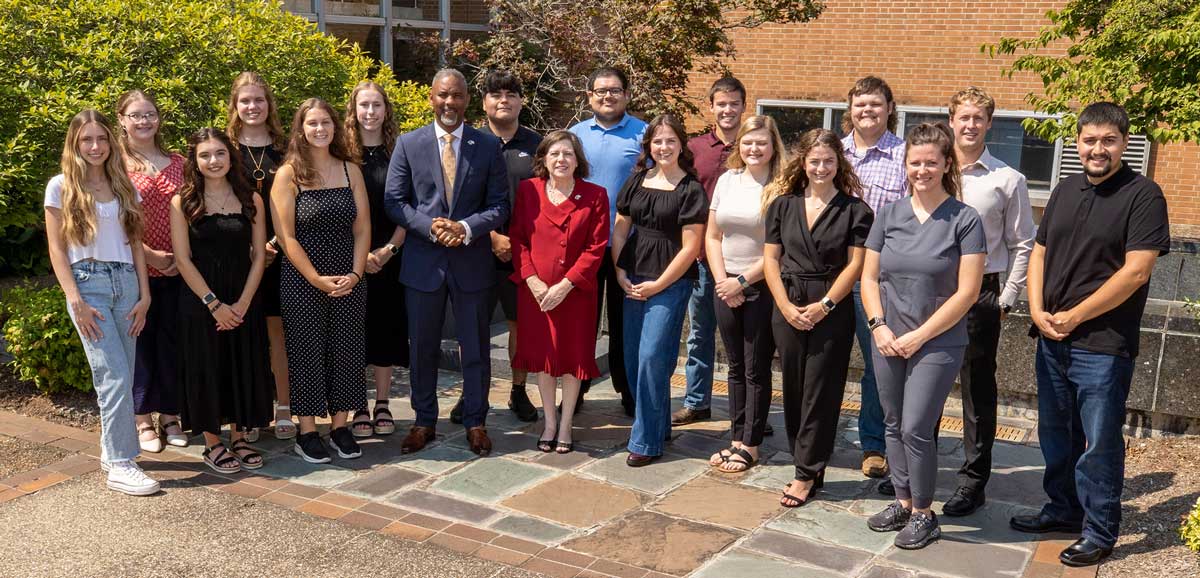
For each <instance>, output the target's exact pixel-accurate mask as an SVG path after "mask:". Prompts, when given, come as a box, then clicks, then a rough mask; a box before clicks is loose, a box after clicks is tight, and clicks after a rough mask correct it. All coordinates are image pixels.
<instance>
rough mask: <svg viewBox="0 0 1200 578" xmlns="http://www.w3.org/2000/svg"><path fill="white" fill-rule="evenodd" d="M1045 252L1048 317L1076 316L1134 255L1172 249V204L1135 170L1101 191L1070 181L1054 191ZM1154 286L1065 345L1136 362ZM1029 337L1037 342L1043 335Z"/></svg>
mask: <svg viewBox="0 0 1200 578" xmlns="http://www.w3.org/2000/svg"><path fill="white" fill-rule="evenodd" d="M1036 239H1037V243H1038V244H1039V245H1042V246H1044V247H1045V248H1046V259H1045V267H1044V271H1045V275H1044V283H1043V288H1042V299H1043V302H1044V303H1043V306H1044V307H1045V310H1046V311H1048V312H1050V313H1057V312H1059V311H1064V310H1067V309H1070V308H1072V307H1074V306H1076V305H1078V304H1079V303H1081V302H1082V301H1083V300H1084V299H1087V298H1088V297H1089V296H1090V295H1091V294H1093V293H1095V292H1096V290H1097V289H1099V288H1100V286H1101V285H1103V284H1104V283H1105V282H1106V281H1108V279H1109V278H1111V277H1112V276H1113V274H1114V273H1116V272H1117V270H1118V269H1120V268H1121V267H1122V266H1123V265H1124V264H1125V253H1126V252H1128V251H1143V250H1155V251H1158V254H1159V255H1165V254H1166V253H1167V252H1168V251H1170V249H1171V234H1170V226H1169V224H1168V222H1167V201H1166V199H1165V198H1164V197H1163V193H1162V189H1161V188H1159V186H1158V185H1157V184H1155V183H1154V181H1151V180H1150V179H1148V178H1146V177H1144V176H1142V175H1139V174H1138V173H1137V172H1135V171H1134V170H1133V169H1130V168H1129V167H1128V166H1122V167H1121V168H1120V169H1119V170H1118V171H1117V173H1116V174H1114V175H1113V176H1111V177H1109V178H1108V179H1106V180H1105V181H1104V182H1102V183H1100V184H1099V185H1093V184H1092V183H1091V182H1090V181H1088V179H1087V177H1086V176H1085V175H1082V174H1079V175H1072V176H1070V177H1067V178H1066V179H1063V181H1062V182H1060V183H1059V184H1058V187H1056V188H1055V189H1054V193H1053V194H1052V195H1051V196H1050V201H1049V202H1048V203H1047V204H1046V210H1045V212H1044V213H1043V215H1042V223H1041V226H1039V227H1038V232H1037V238H1036ZM1149 292H1150V284H1149V283H1147V284H1145V285H1142V286H1141V287H1140V288H1138V290H1137V291H1135V292H1134V293H1133V295H1131V296H1130V297H1129V299H1126V300H1125V302H1124V303H1121V304H1120V305H1118V306H1117V307H1116V308H1114V309H1112V310H1111V311H1108V312H1107V313H1104V314H1103V315H1100V316H1099V317H1096V318H1095V319H1092V320H1089V321H1086V322H1084V323H1081V324H1079V327H1077V328H1076V329H1075V331H1073V332H1072V333H1071V335H1069V336H1068V337H1067V338H1066V340H1065V341H1066V342H1068V343H1070V344H1071V346H1072V347H1078V348H1080V349H1086V350H1088V351H1095V352H1097V353H1107V354H1109V355H1119V356H1121V357H1130V358H1132V357H1136V356H1137V354H1138V330H1139V327H1140V325H1141V320H1142V313H1143V312H1144V311H1145V309H1146V297H1147V296H1148V295H1149ZM1029 333H1030V335H1031V336H1034V337H1036V336H1037V335H1038V331H1037V327H1036V326H1035V327H1033V328H1031V329H1030V332H1029Z"/></svg>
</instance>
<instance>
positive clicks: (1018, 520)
mask: <svg viewBox="0 0 1200 578" xmlns="http://www.w3.org/2000/svg"><path fill="white" fill-rule="evenodd" d="M1008 525H1009V526H1012V529H1014V530H1016V531H1018V532H1027V533H1030V534H1045V533H1047V532H1066V533H1068V534H1078V533H1080V532H1082V531H1083V522H1068V521H1066V520H1056V519H1054V518H1051V517H1050V516H1047V515H1046V514H1043V513H1041V512H1038V513H1037V514H1030V515H1028V516H1013V517H1012V519H1010V520H1009V521H1008Z"/></svg>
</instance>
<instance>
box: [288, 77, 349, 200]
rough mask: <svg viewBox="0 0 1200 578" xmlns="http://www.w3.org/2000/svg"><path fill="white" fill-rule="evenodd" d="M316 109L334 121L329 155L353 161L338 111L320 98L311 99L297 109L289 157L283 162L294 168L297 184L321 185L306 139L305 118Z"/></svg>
mask: <svg viewBox="0 0 1200 578" xmlns="http://www.w3.org/2000/svg"><path fill="white" fill-rule="evenodd" d="M314 109H320V110H323V111H325V113H326V114H328V115H329V118H330V120H332V121H333V138H332V139H331V141H330V143H329V154H330V155H332V156H333V158H335V159H337V160H339V161H349V160H351V157H350V153H349V152H347V151H346V139H345V135H343V134H342V133H343V130H342V127H341V125H340V124H339V123H338V114H337V111H335V110H333V107H332V106H329V103H328V102H325V101H324V100H321V99H319V98H310V99H308V100H306V101H304V102H302V103H300V108H298V109H296V115H295V116H294V117H292V136H291V138H289V139H288V150H287V157H286V158H284V160H283V162H284V164H289V165H291V166H292V171H294V172H295V174H296V182H297V183H299V184H301V185H308V186H312V185H316V184H319V182H320V179H321V175H320V174H319V173H318V172H317V168H316V167H314V166H313V164H312V154H311V152H310V149H311V148H312V147H311V146H310V145H309V144H308V139H306V138H304V117H305V116H307V115H308V113H309V111H312V110H314Z"/></svg>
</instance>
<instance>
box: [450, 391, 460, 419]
mask: <svg viewBox="0 0 1200 578" xmlns="http://www.w3.org/2000/svg"><path fill="white" fill-rule="evenodd" d="M462 413H463V400H462V398H461V397H459V398H458V403H456V404H454V408H453V409H451V410H450V423H453V424H458V425H462Z"/></svg>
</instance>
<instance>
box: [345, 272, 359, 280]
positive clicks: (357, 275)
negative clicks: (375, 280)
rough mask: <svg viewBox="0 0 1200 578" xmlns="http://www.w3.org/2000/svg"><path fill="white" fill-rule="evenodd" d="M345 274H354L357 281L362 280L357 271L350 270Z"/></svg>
mask: <svg viewBox="0 0 1200 578" xmlns="http://www.w3.org/2000/svg"><path fill="white" fill-rule="evenodd" d="M346 274H347V275H354V276H355V277H356V278H357V279H358V280H359V281H362V275H359V274H358V271H351V272H349V273H346Z"/></svg>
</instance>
